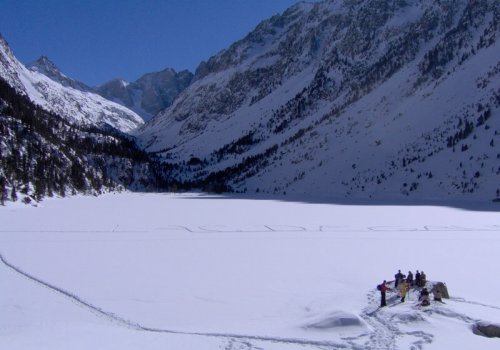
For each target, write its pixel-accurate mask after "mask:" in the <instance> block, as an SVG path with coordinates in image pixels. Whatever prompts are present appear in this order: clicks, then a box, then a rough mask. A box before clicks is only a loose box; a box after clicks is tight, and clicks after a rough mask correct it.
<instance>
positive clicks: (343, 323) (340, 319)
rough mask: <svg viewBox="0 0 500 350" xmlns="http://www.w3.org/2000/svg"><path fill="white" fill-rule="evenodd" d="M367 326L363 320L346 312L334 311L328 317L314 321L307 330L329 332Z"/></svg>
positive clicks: (306, 326) (307, 325) (308, 325)
mask: <svg viewBox="0 0 500 350" xmlns="http://www.w3.org/2000/svg"><path fill="white" fill-rule="evenodd" d="M364 326H365V324H364V323H363V321H361V319H360V318H359V317H358V316H356V315H354V314H351V313H347V312H344V311H334V312H331V313H329V314H328V315H327V316H325V317H322V318H319V319H316V320H313V321H311V322H309V323H308V324H306V325H305V326H304V328H306V329H319V330H327V329H332V328H340V327H364Z"/></svg>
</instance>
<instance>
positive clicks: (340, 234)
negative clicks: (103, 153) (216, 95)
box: [0, 193, 500, 350]
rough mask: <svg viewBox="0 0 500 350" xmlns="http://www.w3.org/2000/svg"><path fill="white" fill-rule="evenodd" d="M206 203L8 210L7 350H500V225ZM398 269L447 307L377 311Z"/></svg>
mask: <svg viewBox="0 0 500 350" xmlns="http://www.w3.org/2000/svg"><path fill="white" fill-rule="evenodd" d="M499 213H500V212H499V210H495V208H494V207H492V208H490V210H484V211H481V210H465V209H457V208H451V207H444V206H429V205H419V206H417V205H415V206H410V205H406V206H404V205H377V206H369V205H340V204H325V203H311V202H309V203H306V202H291V201H290V202H286V201H278V200H264V199H262V200H257V199H241V198H240V199H238V198H224V197H214V196H204V195H198V194H185V195H173V194H137V193H122V194H108V195H104V196H101V197H97V198H94V197H72V198H66V199H49V200H46V201H44V202H43V203H42V204H41V205H40V206H39V207H38V208H33V207H27V206H23V205H21V204H14V205H12V204H11V205H10V206H8V207H5V208H0V254H1V255H2V258H3V260H4V263H2V264H0V349H9V350H13V349H37V350H41V349H51V350H53V349H73V350H74V349H87V350H88V349H120V350H126V349H201V348H203V349H227V350H229V349H233V350H239V349H295V348H297V349H309V348H311V349H317V348H320V349H336V348H339V349H342V348H346V349H419V348H423V349H472V348H477V349H498V348H499V346H500V339H489V338H484V337H480V336H477V335H474V334H473V333H472V331H471V326H472V324H473V323H474V322H476V321H477V320H485V321H491V322H494V323H500V299H499V296H500V294H499V289H498V288H497V285H498V283H497V281H496V280H497V276H498V266H499V265H500V255H499V252H500V215H499ZM398 269H401V270H402V271H403V272H404V273H406V272H407V271H408V270H412V271H415V270H416V269H418V270H424V271H425V272H426V274H427V277H428V279H429V280H431V281H444V282H446V284H447V286H448V288H449V291H450V294H451V296H452V299H450V300H446V304H445V305H442V304H439V305H436V304H433V305H432V306H431V307H429V308H420V307H418V306H416V304H417V302H416V298H417V295H416V293H415V292H414V293H411V294H410V295H409V297H408V299H409V300H408V301H407V302H406V303H405V304H395V303H394V299H395V296H394V295H393V294H390V296H389V299H390V301H391V304H392V306H393V307H388V308H386V309H382V310H378V311H376V312H375V313H372V311H373V310H375V308H376V306H377V305H378V303H379V296H378V294H377V291H376V290H375V286H376V285H377V284H379V283H380V282H381V281H382V280H383V279H387V280H390V279H393V276H394V274H395V273H396V271H397V270H398Z"/></svg>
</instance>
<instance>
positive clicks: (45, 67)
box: [26, 56, 67, 81]
mask: <svg viewBox="0 0 500 350" xmlns="http://www.w3.org/2000/svg"><path fill="white" fill-rule="evenodd" d="M26 67H27V68H28V69H29V70H31V71H34V72H38V73H41V74H43V75H46V76H48V77H49V78H51V79H53V78H55V77H57V78H58V79H57V81H59V79H60V78H62V77H64V78H66V79H67V77H66V76H65V75H64V74H63V73H62V72H61V71H60V69H59V68H58V67H57V66H56V65H55V63H54V62H52V61H51V60H50V59H49V58H48V57H47V56H40V57H39V58H38V59H37V60H36V61H34V62H31V63H29V64H27V65H26Z"/></svg>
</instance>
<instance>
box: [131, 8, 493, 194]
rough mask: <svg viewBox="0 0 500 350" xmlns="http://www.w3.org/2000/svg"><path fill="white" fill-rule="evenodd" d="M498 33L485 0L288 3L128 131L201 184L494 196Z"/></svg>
mask: <svg viewBox="0 0 500 350" xmlns="http://www.w3.org/2000/svg"><path fill="white" fill-rule="evenodd" d="M499 35H500V2H499V1H497V0H481V1H468V0H447V1H440V2H436V1H432V0H408V1H380V0H367V1H347V0H324V1H321V2H318V3H314V4H310V3H300V4H298V5H296V6H294V7H292V8H290V9H289V10H287V11H286V12H285V13H284V14H282V15H280V16H275V17H273V18H271V19H269V20H267V21H264V22H262V23H261V24H260V25H259V26H258V27H257V28H256V29H255V30H254V31H253V32H252V33H250V34H249V35H247V36H246V37H245V38H244V39H242V40H241V41H238V42H236V43H235V44H234V45H232V46H231V47H230V48H228V49H227V50H224V51H223V52H221V53H220V54H218V55H217V56H214V57H212V58H211V59H210V60H208V62H204V63H202V64H201V65H200V66H199V68H198V70H197V72H196V75H195V79H194V82H193V83H192V84H191V85H190V86H189V87H188V88H187V89H186V90H185V91H184V92H183V93H182V94H181V95H180V96H179V97H178V98H177V99H176V100H175V101H174V104H173V105H172V106H171V107H170V108H168V109H167V110H165V111H164V112H163V113H161V114H160V115H158V116H157V117H156V118H155V119H153V120H152V121H150V122H148V123H147V124H146V125H144V126H143V127H141V128H140V129H138V130H137V132H136V135H137V136H138V137H139V138H140V140H141V143H142V145H143V147H145V148H146V150H148V151H151V152H156V153H158V154H160V155H162V157H163V158H164V160H165V161H166V162H169V163H172V164H175V166H176V167H177V168H176V169H177V173H176V175H175V177H176V178H177V179H179V180H180V181H194V182H196V181H199V182H202V183H204V184H205V186H206V187H207V188H210V187H216V188H228V187H230V188H232V189H233V190H235V191H241V192H246V191H248V192H266V193H279V194H282V193H287V194H291V193H293V194H301V193H308V194H323V195H328V196H337V197H338V196H340V197H344V196H345V197H362V198H387V197H391V198H393V197H407V196H410V197H413V198H434V197H436V198H462V197H463V198H480V199H483V200H488V201H490V200H493V199H498V198H500V186H499V184H500V167H499V164H500V161H499V159H500V140H499V136H498V135H500V110H499V106H500V46H499V45H500V44H499V43H498V40H497V38H498V37H499Z"/></svg>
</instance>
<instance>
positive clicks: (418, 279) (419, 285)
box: [415, 270, 421, 288]
mask: <svg viewBox="0 0 500 350" xmlns="http://www.w3.org/2000/svg"><path fill="white" fill-rule="evenodd" d="M415 284H416V285H417V287H419V288H420V287H421V281H420V272H418V270H417V273H415Z"/></svg>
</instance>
